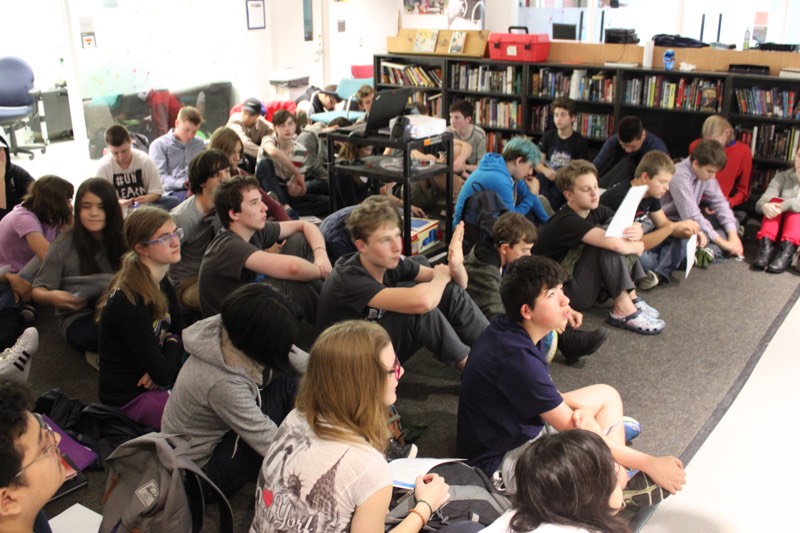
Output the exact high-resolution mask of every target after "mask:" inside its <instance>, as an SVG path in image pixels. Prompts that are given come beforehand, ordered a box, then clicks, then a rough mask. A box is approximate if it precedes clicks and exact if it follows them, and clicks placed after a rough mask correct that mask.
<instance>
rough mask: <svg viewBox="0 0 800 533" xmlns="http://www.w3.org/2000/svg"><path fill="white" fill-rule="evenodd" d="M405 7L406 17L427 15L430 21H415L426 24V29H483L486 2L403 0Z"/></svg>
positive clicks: (468, 0) (466, 0)
mask: <svg viewBox="0 0 800 533" xmlns="http://www.w3.org/2000/svg"><path fill="white" fill-rule="evenodd" d="M403 5H404V7H405V14H406V15H411V16H416V15H426V19H427V18H429V19H430V20H428V21H424V22H423V21H419V20H417V21H415V22H417V24H424V25H425V27H429V28H434V27H436V28H445V29H454V30H482V29H483V20H484V5H485V4H484V0H403ZM409 22H410V20H409ZM404 25H405V24H404ZM410 27H413V25H412V26H410Z"/></svg>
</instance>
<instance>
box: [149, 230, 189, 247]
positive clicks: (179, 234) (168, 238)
mask: <svg viewBox="0 0 800 533" xmlns="http://www.w3.org/2000/svg"><path fill="white" fill-rule="evenodd" d="M172 239H177V241H178V242H181V241H182V240H183V228H178V229H176V230H175V233H170V234H168V235H164V236H163V237H159V238H158V239H153V240H152V241H144V242H142V243H141V244H159V243H160V244H163V245H164V246H169V245H170V244H172Z"/></svg>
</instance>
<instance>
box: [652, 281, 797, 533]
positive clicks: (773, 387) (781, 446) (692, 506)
mask: <svg viewBox="0 0 800 533" xmlns="http://www.w3.org/2000/svg"><path fill="white" fill-rule="evenodd" d="M783 275H787V274H783ZM799 331H800V302H799V303H796V304H795V306H794V308H793V309H792V310H791V311H790V312H789V314H788V316H787V317H786V319H785V320H784V322H783V324H782V325H781V327H780V329H779V330H778V331H777V333H776V334H775V336H774V337H773V339H772V341H771V342H770V344H769V346H768V347H767V349H766V351H765V352H764V354H763V356H762V357H761V360H760V361H759V363H758V365H757V366H756V368H755V370H754V371H753V373H752V375H751V376H750V379H749V380H748V381H747V383H746V384H745V386H744V388H743V389H742V391H741V392H740V393H739V395H738V396H737V398H736V400H735V401H734V403H733V404H732V405H731V408H730V409H729V410H728V412H727V413H726V414H725V416H724V417H723V418H722V420H721V421H720V423H719V425H717V427H716V428H715V429H714V431H713V433H711V435H710V436H709V438H708V439H707V440H706V442H705V443H704V444H703V445H702V447H701V448H700V450H699V451H698V453H697V454H696V455H695V456H694V458H693V459H692V461H691V463H690V464H689V465H688V467H687V468H686V474H687V484H686V488H685V489H684V490H683V491H682V492H681V493H680V494H679V495H678V496H676V497H670V498H668V499H667V500H666V501H664V502H663V503H662V504H661V505H660V506H659V507H658V509H657V510H656V512H655V513H654V514H653V516H652V517H651V518H650V520H649V521H648V523H647V524H646V525H645V526H644V527H643V528H642V529H641V531H642V532H643V533H678V532H680V533H687V532H689V533H734V532H735V533H740V532H741V533H744V532H748V533H749V532H770V533H776V532H790V531H793V532H797V531H800V520H798V518H797V508H796V507H795V506H796V505H797V492H796V491H795V490H793V487H794V485H793V483H794V481H796V480H797V477H798V475H800V454H798V444H797V443H798V440H799V439H800V426H798V419H799V417H798V411H797V406H796V405H795V401H797V397H796V394H797V389H796V388H795V387H797V386H798V385H797V384H798V383H800V357H798V356H800V349H798V344H800V343H798V340H800V336H799V335H798V332H799Z"/></svg>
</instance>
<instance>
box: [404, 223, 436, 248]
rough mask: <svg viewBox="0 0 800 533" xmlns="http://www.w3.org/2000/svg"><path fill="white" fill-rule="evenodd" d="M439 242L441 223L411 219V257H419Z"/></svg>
mask: <svg viewBox="0 0 800 533" xmlns="http://www.w3.org/2000/svg"><path fill="white" fill-rule="evenodd" d="M437 242H439V221H438V220H429V219H427V218H412V219H411V255H419V254H421V253H422V252H424V251H425V250H427V249H428V248H430V247H431V246H433V245H434V244H436V243H437Z"/></svg>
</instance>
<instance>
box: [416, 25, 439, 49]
mask: <svg viewBox="0 0 800 533" xmlns="http://www.w3.org/2000/svg"><path fill="white" fill-rule="evenodd" d="M437 37H439V30H417V38H416V39H414V52H424V53H426V54H432V53H433V52H434V51H435V50H436V39H437Z"/></svg>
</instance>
